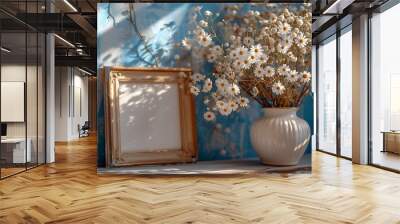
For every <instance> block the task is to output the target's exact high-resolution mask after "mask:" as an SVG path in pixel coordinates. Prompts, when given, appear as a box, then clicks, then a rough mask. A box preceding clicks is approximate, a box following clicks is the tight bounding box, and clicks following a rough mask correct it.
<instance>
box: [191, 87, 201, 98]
mask: <svg viewBox="0 0 400 224" xmlns="http://www.w3.org/2000/svg"><path fill="white" fill-rule="evenodd" d="M190 92H191V93H192V94H193V95H195V96H197V95H199V93H200V90H199V88H198V87H197V86H191V87H190Z"/></svg>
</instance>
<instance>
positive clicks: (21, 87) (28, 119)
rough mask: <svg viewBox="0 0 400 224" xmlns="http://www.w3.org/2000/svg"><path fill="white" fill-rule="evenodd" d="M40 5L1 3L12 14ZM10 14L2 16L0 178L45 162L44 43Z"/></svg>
mask: <svg viewBox="0 0 400 224" xmlns="http://www.w3.org/2000/svg"><path fill="white" fill-rule="evenodd" d="M42 6H43V1H34V2H33V1H32V2H29V4H28V5H27V2H26V1H19V2H18V4H16V3H15V1H14V2H10V1H1V2H0V7H2V8H3V7H6V8H7V9H8V10H15V13H16V14H15V15H16V16H23V15H24V13H25V12H28V13H39V11H43V7H42ZM13 15H14V14H12V13H11V14H8V13H3V12H0V20H1V21H0V47H1V57H0V72H1V73H0V82H1V85H0V90H1V91H0V92H1V99H0V101H1V105H0V111H1V115H0V121H1V144H0V178H1V179H2V178H5V177H8V176H11V175H14V174H17V173H19V172H22V171H25V170H27V169H29V168H33V167H36V166H38V165H39V164H43V163H44V162H45V67H44V65H45V58H46V52H45V44H46V39H45V35H44V34H43V33H41V32H40V31H38V30H36V29H35V28H34V27H31V26H30V25H28V24H26V23H24V22H21V20H18V19H16V16H15V17H14V16H13ZM4 21H7V22H4ZM10 24H11V25H10Z"/></svg>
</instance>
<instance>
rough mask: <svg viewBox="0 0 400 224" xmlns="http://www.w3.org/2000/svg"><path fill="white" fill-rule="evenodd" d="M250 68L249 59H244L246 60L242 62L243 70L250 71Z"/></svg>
mask: <svg viewBox="0 0 400 224" xmlns="http://www.w3.org/2000/svg"><path fill="white" fill-rule="evenodd" d="M250 66H251V62H250V60H249V59H244V60H243V61H242V68H243V69H249V68H250Z"/></svg>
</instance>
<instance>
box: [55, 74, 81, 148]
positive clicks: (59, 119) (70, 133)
mask: <svg viewBox="0 0 400 224" xmlns="http://www.w3.org/2000/svg"><path fill="white" fill-rule="evenodd" d="M55 73H56V81H55V86H56V88H55V129H56V130H55V140H56V141H70V140H73V139H77V138H79V133H78V124H79V125H83V124H84V122H85V121H87V120H88V78H87V77H86V76H84V74H83V73H81V72H80V71H79V70H77V69H76V68H72V67H56V72H55ZM79 94H80V97H79ZM79 100H80V101H81V102H80V103H79ZM79 105H81V112H80V110H79Z"/></svg>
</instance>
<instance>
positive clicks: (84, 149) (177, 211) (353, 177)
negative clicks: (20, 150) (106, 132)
mask: <svg viewBox="0 0 400 224" xmlns="http://www.w3.org/2000/svg"><path fill="white" fill-rule="evenodd" d="M95 161H96V146H95V139H94V138H86V139H85V140H82V141H78V142H73V143H70V144H67V145H65V144H64V145H57V162H56V163H55V164H52V165H48V166H42V167H39V168H36V169H34V170H31V171H28V172H26V173H23V174H20V175H17V176H14V177H11V178H8V179H5V180H3V181H0V223H11V224H14V223H171V224H176V223H373V224H376V223H384V224H386V223H400V175H398V174H395V173H390V172H387V171H383V170H380V169H377V168H373V167H368V166H358V165H352V164H351V163H350V162H349V161H347V160H342V159H337V158H335V157H332V156H329V155H325V154H322V153H318V152H317V153H314V156H313V173H312V174H310V175H309V174H295V175H283V174H266V175H259V176H236V177H232V176H230V177H196V176H194V177H132V176H98V175H97V174H96V164H95Z"/></svg>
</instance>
